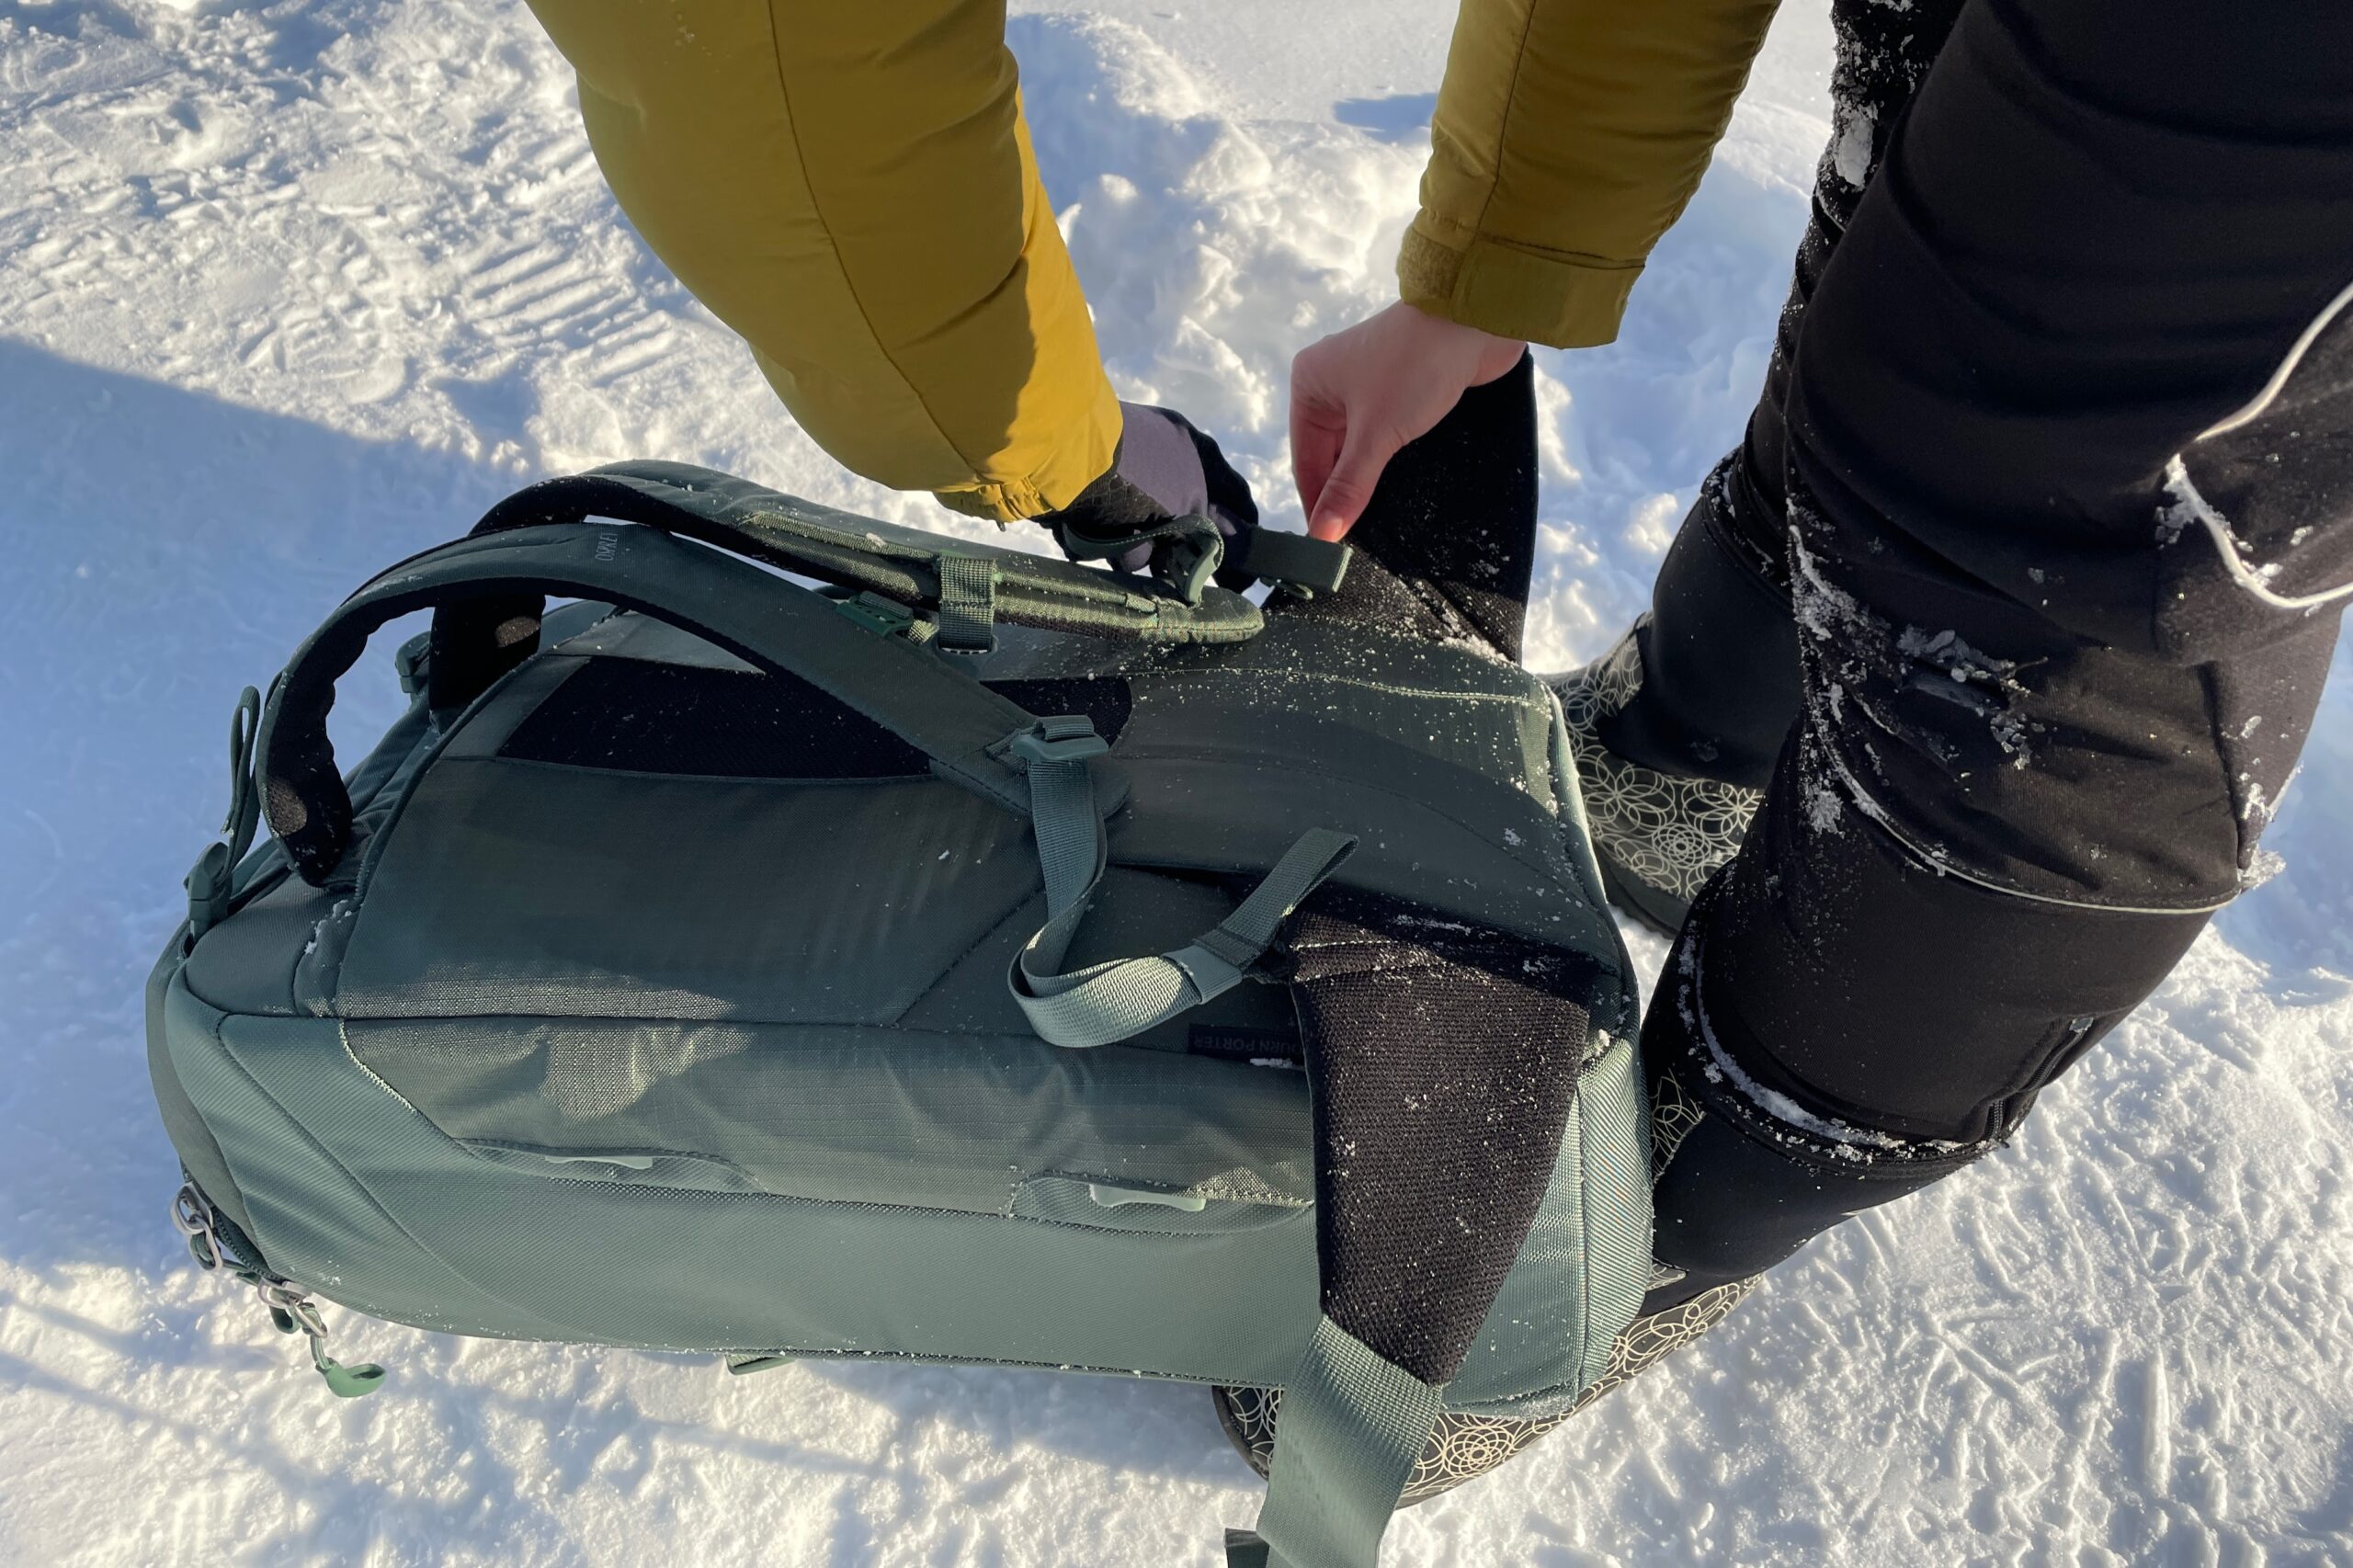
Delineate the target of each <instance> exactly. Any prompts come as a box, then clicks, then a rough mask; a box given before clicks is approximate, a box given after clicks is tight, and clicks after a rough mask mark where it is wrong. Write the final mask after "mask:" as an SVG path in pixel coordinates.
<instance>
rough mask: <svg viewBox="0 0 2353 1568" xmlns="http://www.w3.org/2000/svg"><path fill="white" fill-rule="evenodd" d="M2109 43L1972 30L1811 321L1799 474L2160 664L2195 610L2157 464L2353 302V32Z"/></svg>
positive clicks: (1930, 94) (2250, 393)
mask: <svg viewBox="0 0 2353 1568" xmlns="http://www.w3.org/2000/svg"><path fill="white" fill-rule="evenodd" d="M2119 14H2120V13H2119V10H2118V8H2117V7H2116V6H2113V5H2110V4H2106V3H2103V0H2034V3H2030V4H2029V3H2026V0H1973V3H1972V4H1971V5H1969V6H1965V7H1964V8H1963V10H1962V12H1961V17H1960V19H1959V21H1958V22H1957V23H1956V24H1955V26H1954V28H1953V31H1952V35H1951V38H1950V39H1949V41H1948V42H1947V44H1946V46H1945V49H1944V51H1943V52H1942V54H1941V55H1940V56H1939V57H1938V61H1937V63H1936V66H1935V68H1934V69H1933V70H1931V71H1930V72H1929V73H1928V75H1927V80H1926V81H1924V82H1923V83H1922V85H1921V86H1920V89H1919V91H1918V93H1917V94H1916V95H1915V97H1914V99H1913V101H1912V104H1911V106H1910V108H1909V109H1908V110H1907V111H1906V113H1905V115H1904V119H1903V120H1902V122H1901V124H1900V125H1899V126H1898V128H1897V131H1896V133H1895V135H1894V137H1893V141H1892V143H1891V145H1890V146H1889V148H1888V151H1887V157H1886V161H1885V164H1884V165H1883V166H1882V167H1881V171H1880V173H1879V175H1878V176H1877V177H1876V178H1874V179H1873V181H1872V182H1871V186H1870V190H1869V191H1868V192H1867V193H1866V194H1865V195H1864V197H1863V199H1861V200H1860V201H1859V203H1858V204H1857V207H1856V210H1855V214H1854V218H1853V221H1852V222H1850V223H1849V224H1848V225H1847V232H1846V233H1845V235H1844V236H1843V237H1842V238H1841V239H1840V240H1839V242H1838V245H1837V249H1836V254H1835V255H1834V256H1832V258H1831V260H1830V262H1829V264H1828V265H1827V267H1825V268H1824V273H1823V277H1822V281H1821V286H1820V288H1819V289H1818V290H1817V291H1816V293H1815V296H1814V299H1813V302H1812V303H1811V304H1810V305H1809V306H1808V307H1807V310H1806V312H1805V322H1804V325H1803V327H1802V331H1801V335H1800V345H1799V349H1798V353H1797V357H1796V360H1795V363H1794V365H1793V367H1792V375H1791V380H1790V392H1789V395H1788V397H1787V399H1786V401H1785V403H1784V408H1785V411H1786V413H1787V415H1788V417H1789V426H1790V461H1791V464H1792V466H1793V468H1795V469H1796V470H1797V471H1798V472H1801V473H1803V474H1805V475H1806V476H1807V477H1808V478H1809V479H1810V480H1811V481H1812V483H1813V487H1814V489H1815V490H1816V492H1817V493H1818V494H1821V495H1822V497H1823V499H1824V501H1825V502H1826V503H1829V504H1833V505H1837V504H1840V496H1841V495H1844V496H1847V497H1851V500H1852V503H1853V505H1854V508H1855V509H1856V510H1857V511H1858V512H1859V513H1868V514H1869V515H1870V516H1871V517H1876V518H1879V519H1881V522H1880V523H1879V524H1878V525H1876V527H1875V528H1872V529H1870V530H1869V531H1870V532H1872V533H1875V534H1876V535H1878V536H1879V537H1880V538H1881V539H1885V540H1889V541H1890V542H1893V540H1894V539H1896V538H1897V537H1899V536H1900V537H1902V538H1904V539H1905V540H1908V541H1909V542H1910V543H1911V544H1913V545H1915V546H1916V548H1917V550H1918V551H1921V552H1923V553H1924V554H1926V555H1927V556H1931V557H1934V558H1936V559H1938V560H1939V561H1941V562H1944V563H1946V567H1947V569H1948V570H1949V574H1951V575H1952V576H1954V577H1956V578H1965V579H1967V580H1970V581H1972V582H1975V583H1977V584H1980V585H1983V586H1984V590H1985V591H1986V592H1988V593H1989V594H1994V595H1998V596H2000V597H2006V598H2009V599H2012V600H2014V601H2016V602H2018V604H2020V605H2022V606H2025V607H2027V608H2029V609H2030V610H2032V611H2033V612H2035V613H2036V614H2037V615H2039V616H2040V617H2041V618H2042V619H2047V620H2049V621H2051V622H2052V623H2054V624H2057V625H2060V626H2063V627H2065V628H2066V629H2067V630H2069V631H2073V632H2075V634H2077V635H2078V636H2080V637H2082V638H2084V639H2085V640H2086V641H2088V642H2095V643H2100V644H2107V645H2109V646H2114V647H2118V648H2130V649H2140V650H2143V651H2165V650H2166V640H2165V639H2161V638H2160V637H2159V636H2158V628H2157V626H2156V625H2155V624H2154V622H2156V621H2158V619H2160V617H2162V618H2164V619H2175V618H2177V617H2181V616H2183V615H2185V614H2187V615H2189V616H2190V617H2191V618H2192V619H2195V612H2196V610H2197V608H2198V607H2197V606H2195V605H2194V604H2193V605H2190V606H2186V607H2185V606H2182V605H2181V604H2180V603H2179V602H2178V601H2176V600H2174V599H2172V598H2171V597H2169V596H2168V594H2167V591H2166V590H2167V587H2168V585H2165V584H2163V583H2162V581H2161V580H2160V577H2159V574H2158V572H2157V570H2156V568H2157V565H2158V560H2159V556H2158V552H2157V551H2156V550H2155V548H2154V539H2155V537H2156V535H2157V529H2158V514H2159V512H2160V509H2161V508H2163V507H2164V506H2165V505H2166V495H2165V488H2164V485H2163V483H2162V475H2163V472H2164V470H2165V464H2166V462H2167V460H2169V459H2170V458H2171V457H2172V456H2173V455H2174V454H2175V453H2177V451H2179V450H2180V449H2181V448H2182V446H2183V444H2184V443H2185V442H2187V441H2188V440H2190V439H2191V438H2192V437H2195V436H2196V435H2197V434H2198V433H2199V432H2200V431H2201V430H2204V429H2205V428H2207V427H2208V426H2210V425H2211V424H2213V423H2214V422H2215V421H2217V420H2219V419H2221V418H2222V417H2223V416H2225V415H2229V414H2231V413H2233V412H2234V411H2235V410H2237V409H2239V408H2241V407H2243V406H2245V404H2246V403H2247V402H2248V401H2249V400H2250V399H2251V398H2253V397H2254V396H2255V395H2256V392H2258V391H2259V390H2260V389H2261V388H2262V387H2263V386H2264V385H2265V384H2266V382H2267V381H2268V379H2269V378H2270V376H2271V375H2272V373H2273V371H2274V370H2275V369H2278V368H2279V364H2280V362H2281V358H2282V357H2283V356H2284V355H2285V354H2286V353H2287V352H2288V350H2289V348H2290V346H2291V345H2293V344H2294V343H2295V342H2296V340H2297V338H2298V337H2299V336H2300V335H2302V333H2303V332H2304V331H2305V329H2306V328H2307V327H2308V326H2309V325H2310V324H2312V323H2313V320H2314V319H2315V318H2316V317H2317V316H2318V315H2319V314H2320V312H2322V310H2323V309H2324V308H2325V306H2326V305H2327V304H2328V303H2329V301H2332V300H2334V299H2335V298H2336V296H2337V295H2338V294H2339V293H2340V292H2341V291H2342V290H2344V288H2345V287H2346V284H2347V281H2348V280H2353V201H2348V200H2347V199H2346V194H2345V193H2346V192H2347V191H2348V190H2353V7H2347V6H2341V5H2317V6H2316V5H2310V4H2305V3H2302V0H2255V3H2253V4H2249V5H2242V6H2216V5H2212V4H2211V3H2209V0H2146V3H2144V4H2143V5H2140V6H2135V7H2133V8H2132V11H2131V26H2129V27H2120V26H2119V25H2118V17H2119ZM2187 81H2196V82H2199V83H2201V84H2210V85H2212V86H2213V88H2214V90H2212V91H2203V92H2198V93H2191V94H2187V95H2185V94H2184V93H2183V92H2182V91H2181V84H2182V83H2184V82H2187ZM2275 450H2276V449H2275ZM2302 480H2303V483H2304V487H2305V489H2306V491H2307V493H2308V494H2313V495H2318V494H2322V493H2323V492H2325V491H2332V487H2331V486H2330V485H2329V483H2327V482H2326V481H2325V479H2324V477H2323V474H2322V472H2320V471H2318V470H2315V471H2313V472H2309V473H2306V474H2305V475H2303V476H2302ZM2332 493H2333V492H2332ZM2305 521H2309V522H2312V523H2314V524H2317V525H2320V526H2322V527H2324V528H2325V527H2326V526H2329V523H2330V519H2329V518H2327V517H2313V518H2309V519H2305ZM2300 526H2301V525H2300ZM1842 548H1845V549H1849V550H1859V549H1865V548H1869V549H1877V548H1878V545H1877V544H1875V543H1871V542H1870V541H1869V540H1866V539H1864V538H1860V537H1858V538H1854V539H1851V540H1849V541H1848V542H1847V545H1845V546H1842ZM2305 548H2306V549H2310V550H2313V551H2315V559H2321V558H2323V556H2324V555H2325V551H2321V549H2320V542H2319V541H2310V542H2308V543H2307V545H2306V546H2305ZM2234 603H2235V601H2234V599H2233V598H2232V597H2224V598H2222V601H2221V605H2222V607H2226V608H2227V607H2233V606H2234ZM1921 624H1923V625H1924V626H1927V628H1928V629H1929V630H1930V631H1934V630H1936V629H1937V625H1938V623H1933V622H1922V623H1921ZM1947 624H1949V623H1947ZM2224 631H2227V629H2226V628H2221V627H2218V628H2215V629H2214V630H2213V631H2204V632H2200V633H2199V634H2198V635H2197V636H2196V637H2195V638H2194V639H2193V642H2195V643H2196V644H2198V645H2199V646H2200V649H2201V651H2202V649H2207V648H2212V647H2214V646H2215V645H2216V644H2217V643H2218V642H2221V641H2222V640H2223V639H2222V637H2221V636H2218V635H2217V634H2218V633H2222V632H2224ZM2193 656H2195V655H2193Z"/></svg>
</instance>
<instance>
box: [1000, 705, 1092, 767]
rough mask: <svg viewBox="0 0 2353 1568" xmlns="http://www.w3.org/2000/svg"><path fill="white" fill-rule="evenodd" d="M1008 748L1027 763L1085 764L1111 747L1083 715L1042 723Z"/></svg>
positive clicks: (1056, 718) (1068, 714)
mask: <svg viewBox="0 0 2353 1568" xmlns="http://www.w3.org/2000/svg"><path fill="white" fill-rule="evenodd" d="M1009 744H1010V745H1011V747H1012V749H1013V755H1014V756H1017V757H1019V758H1021V759H1022V760H1023V761H1024V762H1084V761H1086V759H1087V758H1088V757H1090V756H1102V755H1103V754H1104V753H1106V752H1108V751H1109V750H1110V749H1111V746H1110V743H1109V742H1108V741H1106V740H1105V739H1104V738H1103V737H1102V736H1100V735H1098V734H1097V733H1095V721H1094V720H1092V719H1089V718H1087V717H1086V715H1085V714H1083V713H1064V714H1060V715H1057V716H1056V717H1054V718H1051V719H1040V720H1039V721H1038V722H1037V723H1036V724H1034V725H1032V726H1031V727H1030V728H1029V729H1027V730H1024V731H1022V732H1021V733H1019V734H1017V735H1015V736H1014V737H1013V739H1012V741H1011V742H1010V743H1009Z"/></svg>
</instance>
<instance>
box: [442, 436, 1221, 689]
mask: <svg viewBox="0 0 2353 1568" xmlns="http://www.w3.org/2000/svg"><path fill="white" fill-rule="evenodd" d="M607 517H610V518H613V519H616V520H618V521H621V522H630V523H637V524H640V525H642V526H643V527H646V528H659V529H661V530H662V531H664V532H665V533H674V534H677V535H679V536H680V537H682V538H687V539H693V540H700V541H701V542H703V543H705V544H711V545H716V546H718V547H719V548H721V549H722V550H728V551H734V552H736V553H738V554H742V555H747V556H750V557H751V558H753V559H754V560H756V561H761V562H767V564H769V565H772V566H778V567H781V568H782V569H784V570H785V571H788V572H794V573H798V574H802V575H804V576H810V577H815V578H818V579H821V580H823V581H825V582H829V583H833V584H835V585H838V586H841V587H846V588H849V589H852V590H854V591H864V592H870V593H875V594H880V595H881V596H883V597H887V598H891V599H894V600H897V601H899V602H901V603H903V604H908V605H926V606H929V605H937V606H938V607H939V609H940V622H941V625H940V635H939V645H940V646H941V647H942V648H944V649H946V650H948V651H949V652H952V653H986V652H988V651H989V649H990V647H991V646H992V644H993V636H992V631H991V628H992V625H993V623H994V622H995V621H996V620H999V619H1002V620H1005V621H1008V622H1014V623H1017V624H1023V625H1029V626H1039V627H1045V628H1049V629H1051V630H1056V631H1071V632H1076V633H1080V634H1084V635H1089V636H1097V637H1131V638H1136V639H1140V640H1143V641H1151V642H1186V641H1211V642H1218V641H1238V640H1240V639H1242V638H1245V637H1248V636H1250V635H1252V634H1253V633H1254V632H1256V631H1257V629H1258V626H1259V624H1260V617H1259V613H1258V610H1257V608H1256V606H1254V605H1252V604H1251V603H1250V602H1249V601H1248V600H1246V599H1244V598H1243V597H1241V596H1240V595H1238V594H1236V593H1233V592H1232V591H1230V590H1228V589H1225V588H1217V587H1211V586H1210V585H1208V583H1207V580H1206V579H1207V577H1208V574H1210V573H1211V571H1213V570H1215V569H1216V568H1217V566H1218V565H1219V562H1220V561H1221V560H1222V557H1223V551H1224V545H1223V543H1222V541H1221V540H1219V539H1218V537H1217V532H1216V530H1215V528H1211V527H1210V526H1209V525H1208V524H1207V523H1205V522H1204V523H1201V524H1200V529H1201V531H1202V532H1203V533H1205V535H1206V539H1205V540H1204V541H1203V542H1202V544H1201V550H1202V554H1201V557H1200V562H1199V564H1200V568H1201V569H1200V571H1199V572H1198V573H1196V574H1192V576H1190V577H1189V578H1188V579H1187V580H1185V581H1184V582H1181V583H1168V582H1153V581H1149V580H1147V579H1144V578H1140V577H1134V576H1129V575H1124V574H1111V573H1105V572H1100V571H1096V570H1093V569H1090V568H1085V567H1079V566H1075V565H1074V564H1072V563H1071V562H1062V561H1052V560H1049V559H1047V558H1045V557H1042V556H1039V555H1036V554H1033V553H1031V552H1029V551H1021V550H1013V549H1009V548H1005V547H1000V546H994V545H985V544H977V543H973V542H972V541H970V540H960V539H950V538H946V537H943V536H940V535H938V534H933V533H929V532H926V531H925V530H923V529H921V528H902V527H899V526H897V525H895V524H892V523H885V522H881V521H878V520H876V519H874V518H870V517H858V516H855V515H853V514H851V513H847V512H840V511H835V509H833V508H832V507H829V506H818V505H816V504H814V503H813V502H808V501H803V500H801V499H799V498H797V497H795V496H790V495H786V494H779V492H776V491H773V490H768V489H766V488H764V487H763V486H760V485H757V484H754V483H751V482H750V481H748V480H743V479H737V478H734V477H733V476H732V475H729V474H724V473H720V472H715V471H713V470H710V469H705V468H697V467H694V466H692V465H690V464H686V463H672V462H656V461H650V460H640V461H633V462H622V463H612V464H609V465H608V466H606V467H603V468H598V469H594V470H591V471H590V472H586V473H581V474H574V475H571V476H569V477H565V478H560V479H551V480H544V481H542V482H540V483H538V484H534V485H531V486H529V487H528V488H526V489H524V490H521V491H518V492H517V493H516V494H513V495H510V496H508V497H507V498H506V500H504V501H501V502H500V503H499V504H498V505H497V506H494V507H492V508H491V509H490V511H489V512H488V513H487V514H486V515H485V516H484V517H483V519H482V521H481V522H479V523H477V524H476V525H475V526H474V529H473V532H474V534H475V535H476V536H478V537H479V536H483V535H488V534H494V533H500V532H505V531H507V530H511V529H515V528H530V527H540V526H545V525H549V524H567V525H571V526H574V527H578V526H581V525H583V524H586V523H588V522H589V519H591V518H597V519H602V518H607ZM540 610H541V602H540V598H539V597H537V596H535V595H529V594H513V595H507V596H504V597H496V598H483V599H480V600H477V601H474V602H472V603H469V604H466V605H460V606H452V607H450V608H448V609H445V610H444V611H442V612H441V613H440V614H438V615H437V616H436V617H435V619H434V628H433V637H432V649H433V664H432V670H433V673H432V688H431V700H432V704H433V706H434V707H435V708H436V709H449V708H453V707H459V706H462V705H463V704H464V703H467V702H470V701H472V699H474V698H475V697H477V696H479V695H480V694H481V693H482V692H483V691H484V690H486V689H488V687H489V686H490V684H491V683H492V682H493V681H494V680H496V679H497V678H498V677H499V676H502V675H504V674H505V673H506V671H507V670H510V669H512V668H514V667H515V666H516V665H518V664H520V663H522V661H523V660H525V659H527V658H529V657H530V655H531V653H532V652H533V650H534V649H535V648H536V647H537V646H538V642H539V630H538V629H539V616H540Z"/></svg>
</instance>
